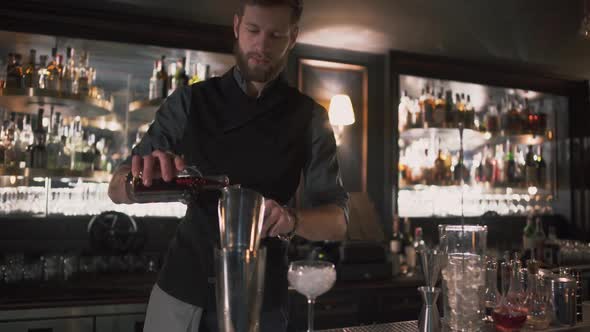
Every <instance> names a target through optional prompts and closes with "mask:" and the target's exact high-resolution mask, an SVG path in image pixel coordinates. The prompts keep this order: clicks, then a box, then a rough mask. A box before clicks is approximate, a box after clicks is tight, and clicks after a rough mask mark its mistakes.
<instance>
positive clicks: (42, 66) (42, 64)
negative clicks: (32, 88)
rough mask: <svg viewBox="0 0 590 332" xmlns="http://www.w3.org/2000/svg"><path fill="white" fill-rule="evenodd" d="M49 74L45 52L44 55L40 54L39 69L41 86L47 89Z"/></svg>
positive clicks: (38, 74) (39, 83)
mask: <svg viewBox="0 0 590 332" xmlns="http://www.w3.org/2000/svg"><path fill="white" fill-rule="evenodd" d="M48 76H49V72H48V71H47V55H45V54H43V55H40V56H39V69H37V77H38V80H39V81H38V86H39V88H41V89H47V86H48V80H47V79H48Z"/></svg>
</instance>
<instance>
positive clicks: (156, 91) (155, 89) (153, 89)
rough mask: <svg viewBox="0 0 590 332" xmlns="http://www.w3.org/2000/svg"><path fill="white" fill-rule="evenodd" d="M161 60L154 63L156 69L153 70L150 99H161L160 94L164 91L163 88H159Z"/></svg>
mask: <svg viewBox="0 0 590 332" xmlns="http://www.w3.org/2000/svg"><path fill="white" fill-rule="evenodd" d="M159 62H160V60H156V61H154V68H153V69H152V77H150V86H149V92H148V99H150V100H151V99H156V98H159V93H160V91H162V89H161V88H158V71H159V68H160V64H159Z"/></svg>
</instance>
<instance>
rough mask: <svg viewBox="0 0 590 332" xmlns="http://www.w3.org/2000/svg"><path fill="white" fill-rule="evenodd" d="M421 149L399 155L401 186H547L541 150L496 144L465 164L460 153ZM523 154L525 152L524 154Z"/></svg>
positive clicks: (411, 149)
mask: <svg viewBox="0 0 590 332" xmlns="http://www.w3.org/2000/svg"><path fill="white" fill-rule="evenodd" d="M438 145H439V148H438V149H437V154H436V155H435V154H433V153H432V151H435V149H433V148H424V149H423V147H422V146H419V145H418V146H416V147H413V146H410V147H408V148H405V149H404V150H401V151H400V160H399V166H398V167H399V180H400V186H401V187H403V186H407V185H415V184H424V185H439V186H448V185H459V184H478V183H482V184H487V185H489V186H492V187H503V186H513V187H537V188H545V187H546V186H547V163H546V161H545V158H544V157H543V147H542V145H538V146H536V147H534V146H532V145H529V146H524V145H517V144H511V143H510V141H508V142H507V143H506V144H498V145H496V146H485V147H484V149H483V151H482V152H479V153H476V154H475V155H473V158H472V160H469V161H464V158H463V156H462V155H461V154H460V152H457V153H455V154H451V153H450V152H449V151H448V150H445V149H442V148H440V145H441V144H440V141H439V144H438ZM525 151H526V152H525Z"/></svg>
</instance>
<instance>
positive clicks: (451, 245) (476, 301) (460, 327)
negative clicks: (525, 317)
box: [439, 225, 488, 331]
mask: <svg viewBox="0 0 590 332" xmlns="http://www.w3.org/2000/svg"><path fill="white" fill-rule="evenodd" d="M487 232H488V230H487V227H486V226H476V225H463V226H461V225H439V236H440V246H441V249H442V250H443V251H444V252H445V253H446V258H447V259H446V263H445V266H444V267H443V269H442V277H443V310H444V311H443V312H444V318H443V323H444V325H446V326H448V327H449V329H450V330H453V331H478V330H480V329H481V328H482V325H483V320H482V318H483V315H484V310H485V306H484V300H483V298H484V297H483V295H484V291H485V253H486V241H487Z"/></svg>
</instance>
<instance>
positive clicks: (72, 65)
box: [62, 47, 77, 93]
mask: <svg viewBox="0 0 590 332" xmlns="http://www.w3.org/2000/svg"><path fill="white" fill-rule="evenodd" d="M74 53H75V51H74V49H73V48H72V47H67V49H66V64H65V66H64V69H63V74H62V86H63V91H65V92H68V93H72V92H74V91H75V90H77V87H75V86H74V85H75V84H77V80H76V61H75V60H74Z"/></svg>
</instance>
